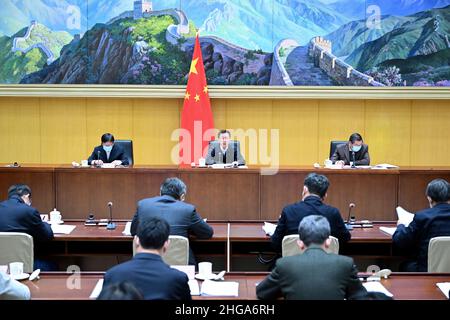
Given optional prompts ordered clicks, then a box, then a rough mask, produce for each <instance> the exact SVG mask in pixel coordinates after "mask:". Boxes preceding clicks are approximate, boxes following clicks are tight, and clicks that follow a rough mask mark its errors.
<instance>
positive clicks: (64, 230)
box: [52, 224, 77, 234]
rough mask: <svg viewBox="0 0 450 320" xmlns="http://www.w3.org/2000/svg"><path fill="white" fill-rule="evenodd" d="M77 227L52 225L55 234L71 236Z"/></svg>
mask: <svg viewBox="0 0 450 320" xmlns="http://www.w3.org/2000/svg"><path fill="white" fill-rule="evenodd" d="M76 227H77V226H71V225H68V224H52V231H53V233H54V234H70V233H71V232H72V231H73V229H75V228H76Z"/></svg>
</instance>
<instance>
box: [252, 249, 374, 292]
mask: <svg viewBox="0 0 450 320" xmlns="http://www.w3.org/2000/svg"><path fill="white" fill-rule="evenodd" d="M364 293H366V289H365V288H364V287H363V286H362V284H361V281H360V280H359V279H358V276H357V270H356V267H355V265H354V263H353V259H352V258H349V257H344V256H340V255H337V254H332V253H326V252H325V251H324V250H323V249H322V248H320V247H317V246H311V247H310V248H308V249H307V250H306V251H305V252H304V253H303V254H299V255H295V256H289V257H284V258H281V259H279V260H278V261H277V263H276V266H275V268H274V269H273V271H272V273H271V274H270V275H269V276H268V277H267V278H266V279H265V280H264V281H263V282H261V283H260V284H259V285H258V286H257V287H256V295H257V296H258V298H259V299H276V298H278V297H281V296H283V297H285V298H286V299H289V300H343V299H345V298H347V299H349V298H352V297H356V296H359V295H362V294H364Z"/></svg>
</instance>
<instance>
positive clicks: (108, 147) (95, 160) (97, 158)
mask: <svg viewBox="0 0 450 320" xmlns="http://www.w3.org/2000/svg"><path fill="white" fill-rule="evenodd" d="M101 141H102V144H101V145H100V146H97V147H95V148H94V151H92V154H91V156H90V157H89V159H88V163H89V165H99V166H101V165H102V164H104V163H113V164H114V165H116V166H120V165H124V166H127V165H129V163H128V159H127V157H126V156H125V151H124V150H123V148H122V147H120V146H118V145H115V144H114V136H113V135H112V134H111V133H105V134H104V135H102V138H101Z"/></svg>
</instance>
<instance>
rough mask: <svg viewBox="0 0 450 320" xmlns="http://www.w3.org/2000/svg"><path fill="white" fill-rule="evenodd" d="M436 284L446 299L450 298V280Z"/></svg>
mask: <svg viewBox="0 0 450 320" xmlns="http://www.w3.org/2000/svg"><path fill="white" fill-rule="evenodd" d="M436 285H437V286H438V288H439V289H441V291H442V293H443V294H444V295H445V296H446V297H447V299H450V298H449V291H450V282H440V283H436Z"/></svg>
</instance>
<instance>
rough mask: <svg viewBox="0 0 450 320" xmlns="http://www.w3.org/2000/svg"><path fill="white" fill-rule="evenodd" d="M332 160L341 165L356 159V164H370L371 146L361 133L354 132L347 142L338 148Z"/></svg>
mask: <svg viewBox="0 0 450 320" xmlns="http://www.w3.org/2000/svg"><path fill="white" fill-rule="evenodd" d="M353 157H354V159H353ZM330 160H331V161H333V163H335V164H340V165H349V164H350V162H353V161H354V162H355V166H368V165H369V164H370V157H369V146H368V145H367V144H365V143H364V141H363V138H362V136H361V135H360V134H359V133H353V134H352V135H351V136H350V138H349V139H348V142H347V143H346V144H342V145H339V146H338V147H337V148H336V151H335V152H334V154H333V155H332V156H331V158H330Z"/></svg>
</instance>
